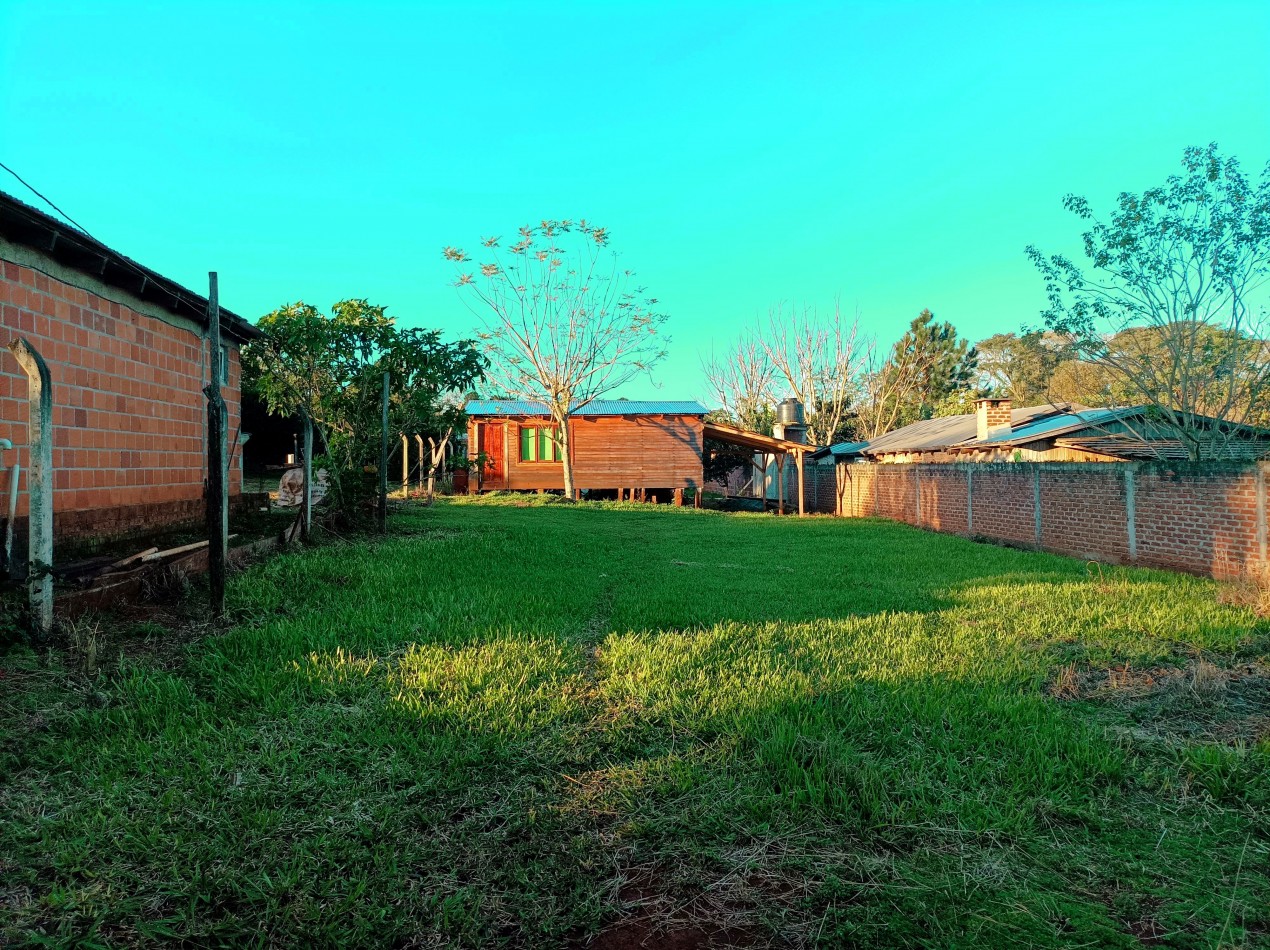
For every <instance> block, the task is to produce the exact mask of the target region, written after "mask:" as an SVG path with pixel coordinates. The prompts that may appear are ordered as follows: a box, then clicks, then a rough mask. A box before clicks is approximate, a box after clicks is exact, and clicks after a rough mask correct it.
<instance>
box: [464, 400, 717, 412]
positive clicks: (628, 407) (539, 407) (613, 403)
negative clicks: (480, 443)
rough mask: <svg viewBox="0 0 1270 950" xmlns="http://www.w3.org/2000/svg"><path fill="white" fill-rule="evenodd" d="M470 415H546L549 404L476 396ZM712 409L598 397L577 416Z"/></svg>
mask: <svg viewBox="0 0 1270 950" xmlns="http://www.w3.org/2000/svg"><path fill="white" fill-rule="evenodd" d="M465 409H466V411H467V414H468V415H469V416H545V415H547V414H548V413H547V405H546V403H543V402H538V401H536V400H532V399H473V400H471V401H469V402H468V404H467V406H466V407H465ZM708 411H709V410H708V409H706V407H705V406H703V405H701V403H699V402H697V401H696V400H679V401H677V400H666V399H596V400H594V401H592V402H589V403H587V404H586V405H585V406H583V407H582V408H581V409H575V410H574V411H573V412H572V413H570V415H575V416H704V415H705V414H706V413H707V412H708Z"/></svg>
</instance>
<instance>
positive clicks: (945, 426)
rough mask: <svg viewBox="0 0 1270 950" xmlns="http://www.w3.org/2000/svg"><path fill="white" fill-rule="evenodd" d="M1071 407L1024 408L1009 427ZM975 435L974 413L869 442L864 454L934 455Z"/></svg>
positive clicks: (920, 424)
mask: <svg viewBox="0 0 1270 950" xmlns="http://www.w3.org/2000/svg"><path fill="white" fill-rule="evenodd" d="M1070 408H1071V407H1070V406H1068V405H1062V406H1026V407H1022V408H1019V409H1014V410H1012V411H1011V412H1010V425H1011V427H1012V428H1013V429H1014V430H1015V431H1017V430H1018V429H1019V428H1020V427H1023V426H1025V425H1027V424H1029V423H1031V422H1033V421H1036V420H1038V419H1043V418H1047V417H1049V416H1053V415H1056V414H1059V413H1064V412H1066V411H1067V410H1068V409H1070ZM978 434H979V415H978V413H975V412H969V413H965V414H963V415H959V416H943V417H940V418H936V419H923V420H922V421H921V422H914V423H913V424H912V425H907V426H904V427H903V428H902V429H896V430H894V431H893V432H887V433H885V434H883V435H880V436H878V437H877V438H876V439H870V440H869V443H868V447H867V449H865V452H866V453H867V454H869V455H877V454H880V453H885V452H937V451H939V450H940V449H946V448H949V447H950V446H953V445H959V444H960V443H962V442H972V441H974V440H975V437H976V436H978Z"/></svg>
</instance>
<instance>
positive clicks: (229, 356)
mask: <svg viewBox="0 0 1270 950" xmlns="http://www.w3.org/2000/svg"><path fill="white" fill-rule="evenodd" d="M221 331H222V347H221V352H220V353H219V354H212V353H210V352H209V349H210V342H209V340H208V327H207V299H206V298H205V297H202V296H199V295H198V294H195V293H193V292H192V291H190V290H187V289H186V288H185V287H182V286H181V285H179V284H177V283H175V282H174V281H172V280H170V279H168V278H166V277H164V276H162V275H161V274H158V273H156V272H154V271H152V270H150V269H149V268H147V267H144V266H142V265H140V264H137V263H136V262H134V261H132V260H131V259H129V258H127V257H125V256H123V255H122V254H120V253H118V252H117V251H113V250H111V249H110V248H108V247H106V246H105V245H103V244H101V243H100V242H98V241H96V240H94V239H92V238H90V237H88V236H87V235H86V234H84V233H83V232H81V231H79V230H77V229H75V228H73V227H71V226H70V225H67V224H65V223H63V222H61V221H59V220H57V219H56V218H52V217H50V216H49V215H46V214H44V213H42V212H41V211H38V210H37V209H35V208H32V207H30V206H28V205H26V204H24V203H22V202H20V201H18V200H17V199H15V198H12V197H11V196H9V195H5V194H3V193H0V344H4V345H7V344H8V343H9V342H10V341H12V340H14V339H15V338H18V337H21V338H24V339H26V340H27V341H28V342H29V343H30V344H31V346H33V347H34V348H35V349H36V350H37V351H38V352H39V353H40V355H42V356H43V357H44V360H45V362H46V363H47V364H48V368H49V373H50V376H51V377H52V386H53V402H54V408H53V429H54V432H53V467H54V476H53V492H54V494H53V510H54V518H53V530H54V536H55V537H56V538H59V539H71V538H79V539H88V538H92V539H98V538H103V537H110V536H120V535H127V534H142V533H145V532H147V531H150V530H154V529H158V528H162V527H166V526H170V525H175V524H179V523H183V522H193V521H196V520H197V519H199V518H201V517H202V515H203V511H204V478H205V472H206V457H207V451H206V429H207V421H206V415H207V413H206V400H205V397H204V396H203V392H202V389H203V386H204V385H205V384H206V381H207V380H208V379H210V372H211V364H210V362H209V361H210V359H212V358H213V357H214V356H216V357H219V359H221V360H222V365H223V367H224V369H225V374H224V378H225V379H226V381H227V383H226V385H225V387H224V397H225V402H226V405H227V407H228V410H229V430H228V431H229V433H230V440H229V441H230V451H231V453H232V456H231V460H230V473H231V474H230V491H231V494H233V495H239V494H241V491H242V479H241V475H240V466H239V457H240V453H241V448H240V447H239V445H238V442H239V440H238V438H236V435H237V434H238V432H239V360H238V350H239V346H240V344H242V343H244V342H246V341H247V340H249V339H251V338H253V337H255V336H257V335H258V334H259V331H258V330H256V329H255V328H254V327H253V326H252V325H251V324H249V323H248V322H247V321H246V320H244V319H242V318H241V317H238V316H236V315H234V314H232V313H229V312H227V311H225V310H223V309H222V310H221ZM27 418H28V400H27V377H26V375H25V373H23V371H22V370H21V368H20V367H19V366H18V364H17V361H16V360H15V359H14V358H13V356H12V355H11V354H10V353H9V352H8V351H7V350H4V349H0V438H7V439H9V440H11V441H12V442H13V445H14V449H13V450H11V451H6V452H4V456H5V457H4V458H3V463H4V464H5V466H7V468H8V470H7V471H5V472H0V486H3V489H2V491H3V494H4V495H6V496H7V493H8V483H7V480H8V478H9V477H11V471H12V464H13V463H14V462H17V463H19V464H21V466H22V469H23V477H22V480H21V482H22V483H21V484H20V486H19V487H20V489H21V490H22V496H21V497H20V499H19V508H18V519H17V520H18V523H19V526H21V523H22V521H23V520H24V515H25V512H26V510H27V504H26V497H25V489H26V485H25V471H26V469H27V467H28V464H29V460H28V458H27V454H28V453H27V446H28V442H29V438H28V434H27ZM5 514H6V513H0V518H2V517H4V515H5Z"/></svg>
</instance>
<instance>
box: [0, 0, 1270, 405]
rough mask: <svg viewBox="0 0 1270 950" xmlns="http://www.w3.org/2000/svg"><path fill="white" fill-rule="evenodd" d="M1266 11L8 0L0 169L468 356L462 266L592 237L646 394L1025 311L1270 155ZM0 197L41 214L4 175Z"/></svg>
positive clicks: (282, 294)
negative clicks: (477, 254)
mask: <svg viewBox="0 0 1270 950" xmlns="http://www.w3.org/2000/svg"><path fill="white" fill-rule="evenodd" d="M1267 49H1270V2H1266V0H1249V2H1220V0H1209V2H1192V3H1169V2H1164V0H1154V2H1148V3H1122V2H1109V3H1063V2H1047V3H1043V4H1042V3H1018V2H1009V3H998V4H992V3H979V4H975V3H968V2H948V3H916V2H911V3H904V2H881V3H832V4H817V3H796V2H786V3H781V4H771V5H754V4H749V3H744V2H731V3H695V4H685V3H652V2H648V3H638V4H636V3H617V2H612V0H593V2H591V3H585V4H572V3H567V2H554V3H550V4H539V3H501V2H489V0H485V2H480V3H462V2H449V3H445V4H440V3H437V4H431V3H395V4H387V3H372V2H361V3H342V4H337V3H311V4H304V5H300V4H296V5H289V4H272V3H261V2H255V3H250V4H242V5H238V4H230V3H223V4H206V5H201V4H195V3H188V2H182V3H176V2H172V3H161V2H154V3H147V4H142V3H129V2H124V0H93V2H88V3H65V2H59V0H0V161H3V162H5V163H6V164H8V165H11V166H12V167H14V168H15V169H16V170H17V171H19V172H20V173H21V174H22V175H23V176H24V177H26V178H28V180H30V181H31V182H32V183H33V184H34V185H35V186H36V187H37V188H39V189H41V190H42V191H44V192H45V193H46V194H48V195H49V197H51V198H52V199H53V200H54V201H55V202H57V203H58V204H59V205H61V207H62V208H64V209H65V210H66V211H67V212H68V213H69V214H70V215H71V216H72V217H74V218H75V219H76V220H78V221H79V222H80V223H81V224H82V225H84V226H85V227H86V228H87V229H88V230H89V231H90V232H91V233H92V234H93V235H94V236H96V237H98V238H99V239H101V240H103V241H105V242H106V243H107V244H109V245H111V246H112V247H115V248H116V249H118V250H120V251H122V252H124V253H126V254H128V255H130V256H132V257H135V258H136V259H138V260H140V261H141V262H143V263H145V264H147V265H148V266H150V267H153V268H154V269H156V270H158V271H160V272H161V273H163V274H165V275H166V276H169V277H171V278H173V279H176V280H178V281H181V282H182V283H185V284H187V285H188V286H190V287H192V288H194V289H197V290H203V289H204V288H205V286H206V272H207V271H208V270H212V269H215V270H217V271H219V272H220V282H221V299H222V301H223V303H224V304H225V305H226V306H227V307H229V308H230V309H232V310H234V311H236V312H237V313H240V314H242V315H243V316H247V317H250V318H255V317H257V316H259V315H260V314H262V313H265V312H267V311H269V310H271V309H273V308H274V307H276V306H278V305H280V304H282V303H284V302H288V301H294V300H298V299H303V300H306V301H309V302H311V303H315V304H318V305H321V306H323V307H325V306H327V305H329V304H331V303H333V302H334V301H335V300H337V299H340V298H342V297H368V298H370V299H371V300H372V301H373V302H376V303H384V304H387V305H389V307H390V312H391V313H394V314H396V315H397V316H398V317H399V318H400V319H401V320H402V321H403V322H405V323H408V324H418V325H425V326H434V327H441V328H443V329H445V330H446V331H448V332H450V333H453V334H456V335H458V334H467V333H469V332H470V331H471V329H472V328H473V325H474V320H473V317H472V316H471V314H470V313H469V312H468V310H467V309H466V307H465V306H464V305H463V304H462V303H461V302H460V300H459V299H458V297H457V296H456V292H455V290H454V289H453V287H452V286H451V281H452V280H453V270H452V269H451V267H450V265H448V264H447V263H446V262H445V261H443V260H442V257H441V249H442V247H443V246H445V245H447V244H457V245H460V246H466V247H469V248H470V247H474V246H475V245H476V244H477V243H478V238H479V237H480V236H481V235H486V234H508V233H511V232H513V231H514V229H515V228H516V227H517V226H518V225H520V224H522V223H529V222H534V221H538V220H540V219H542V218H545V217H556V218H563V217H573V218H577V217H586V218H588V219H590V220H592V221H594V222H596V223H597V224H600V225H603V226H605V227H607V228H609V229H610V231H611V232H612V235H613V246H614V248H615V249H617V250H619V251H620V252H621V254H622V257H623V261H624V263H625V265H626V266H628V267H630V268H632V269H634V270H636V271H637V272H638V273H639V274H640V276H641V278H642V279H643V281H644V283H645V284H646V285H647V286H648V288H649V290H650V292H652V293H654V294H655V295H656V296H658V297H659V298H660V300H661V302H662V306H663V307H664V309H665V310H666V311H667V312H668V313H669V314H670V316H671V320H670V324H669V328H668V330H669V333H670V335H671V338H672V343H671V355H670V357H669V358H668V359H667V361H666V362H665V363H664V364H662V366H661V367H660V368H659V369H658V371H657V373H656V383H657V385H656V387H654V386H653V385H650V384H648V383H642V382H641V383H635V384H631V385H630V386H628V387H627V388H626V389H625V391H624V394H625V395H629V396H632V397H639V396H649V395H658V396H660V397H661V398H691V397H703V396H704V395H705V387H704V385H703V383H702V380H701V374H700V354H701V353H702V352H703V351H706V350H708V349H709V348H710V347H711V345H712V344H714V345H717V346H726V344H727V342H728V340H729V339H730V338H732V337H733V336H734V335H735V333H736V331H737V329H738V328H739V327H740V326H741V325H743V324H744V323H746V322H747V321H752V320H754V319H755V318H757V317H759V316H760V315H763V314H766V312H767V310H768V308H769V307H770V306H772V305H773V304H775V303H777V302H779V301H782V300H784V301H795V302H800V303H801V302H806V303H808V304H812V305H817V306H820V307H831V306H833V302H834V300H835V299H840V300H841V302H842V305H843V306H844V307H847V308H849V309H855V308H857V307H858V308H859V310H860V313H861V316H862V320H863V323H864V325H865V327H866V328H867V329H868V330H869V331H870V332H871V333H873V334H875V335H876V336H877V338H878V339H879V341H880V342H881V344H883V345H889V344H890V343H891V342H892V341H893V340H894V339H896V338H897V337H898V336H899V335H900V333H901V332H903V329H904V327H905V325H906V324H907V323H908V321H909V320H911V319H912V317H914V316H915V315H916V314H917V313H918V312H919V311H920V310H921V309H922V308H923V307H930V308H931V309H932V310H934V311H935V314H936V316H937V317H939V318H940V319H946V320H950V321H952V322H953V323H954V324H955V325H956V326H957V327H958V328H959V329H960V330H961V331H962V332H963V333H964V334H966V335H967V336H970V337H971V338H973V339H978V338H980V337H983V336H987V335H988V334H991V333H993V332H997V331H1003V330H1014V329H1018V327H1019V326H1020V325H1021V324H1031V323H1035V322H1036V321H1037V319H1038V311H1039V309H1040V307H1041V305H1042V303H1043V294H1042V285H1041V281H1040V278H1039V277H1038V276H1037V275H1036V274H1035V272H1034V271H1033V270H1032V269H1031V266H1030V265H1029V263H1028V262H1027V260H1026V259H1025V257H1024V254H1023V249H1024V246H1025V245H1027V244H1028V243H1037V244H1040V245H1041V246H1042V247H1046V248H1053V249H1056V250H1057V249H1071V248H1073V247H1074V246H1075V245H1074V243H1073V242H1074V240H1075V238H1076V237H1077V235H1078V226H1077V222H1076V221H1075V219H1074V218H1072V217H1071V216H1069V215H1068V214H1067V213H1066V212H1064V211H1063V210H1062V209H1061V206H1060V202H1061V200H1062V197H1063V195H1064V194H1066V193H1068V192H1075V193H1078V194H1084V195H1086V196H1088V197H1089V198H1090V199H1091V200H1092V201H1093V202H1094V203H1095V206H1096V207H1104V208H1105V207H1107V206H1108V205H1109V204H1110V202H1111V201H1112V200H1114V198H1115V196H1116V194H1117V193H1118V192H1119V191H1121V190H1125V189H1129V190H1134V191H1137V190H1141V189H1142V188H1144V187H1149V186H1151V185H1154V184H1157V183H1159V182H1161V181H1162V180H1163V178H1164V177H1165V176H1166V175H1168V174H1170V173H1172V172H1173V171H1175V170H1176V169H1177V168H1178V160H1179V158H1180V156H1181V152H1182V149H1183V148H1184V147H1185V146H1186V145H1190V144H1206V143H1207V142H1209V141H1214V140H1215V141H1217V142H1219V143H1220V145H1221V147H1222V149H1223V150H1224V151H1226V152H1228V153H1233V154H1235V155H1237V156H1239V157H1240V158H1241V159H1242V160H1243V163H1244V165H1245V167H1246V168H1247V169H1249V170H1253V169H1256V168H1259V167H1260V166H1262V165H1263V164H1264V163H1265V162H1266V160H1267V159H1270V56H1267ZM0 189H3V190H5V191H9V192H10V193H12V194H16V195H18V196H19V197H21V198H23V199H24V200H29V201H32V203H37V202H35V201H34V199H33V198H32V196H31V195H30V194H29V193H25V192H24V190H23V189H22V188H21V186H20V185H18V184H17V182H15V181H13V180H12V179H11V178H9V177H8V176H7V175H6V174H5V173H3V172H0Z"/></svg>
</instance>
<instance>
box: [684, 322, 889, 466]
mask: <svg viewBox="0 0 1270 950" xmlns="http://www.w3.org/2000/svg"><path fill="white" fill-rule="evenodd" d="M868 351H869V344H868V343H867V342H866V341H864V340H862V338H861V335H860V330H859V315H858V314H857V315H855V316H854V317H852V318H851V319H850V320H847V319H846V318H845V317H843V315H842V310H841V308H839V307H838V306H837V304H835V305H834V309H833V313H832V314H828V315H826V314H822V313H821V312H819V311H817V310H816V308H815V307H810V306H805V305H804V306H803V307H802V309H801V310H799V309H797V308H789V309H788V310H787V309H786V306H785V305H784V304H778V305H777V306H775V307H773V308H772V309H771V310H770V311H769V312H768V320H767V323H766V324H765V325H763V326H759V327H754V328H751V329H747V330H745V331H743V332H742V334H741V336H740V337H739V338H738V339H737V341H736V344H735V345H734V346H733V347H732V349H730V350H729V351H728V352H727V354H726V355H724V356H723V357H716V356H714V355H713V354H711V356H710V358H709V359H708V360H706V359H703V360H702V363H701V367H702V370H703V371H704V372H705V374H706V381H707V382H708V383H709V385H710V389H711V392H712V395H713V396H714V398H715V399H716V400H717V401H718V402H720V403H721V404H722V405H723V407H724V409H726V410H727V411H728V412H729V414H731V415H732V417H733V418H734V419H735V420H736V421H737V423H738V424H739V425H741V426H744V427H745V428H747V429H755V430H758V431H763V430H765V429H767V428H768V427H769V426H770V425H771V422H772V419H773V417H774V407H775V403H776V400H777V398H778V390H779V389H786V390H787V391H788V392H789V393H790V394H791V395H793V396H795V397H797V399H798V400H799V401H800V402H801V403H802V404H803V410H804V413H805V415H806V420H807V439H808V441H809V442H811V443H812V444H814V445H828V444H829V443H830V442H831V441H832V440H833V438H834V436H835V434H836V433H837V432H838V431H839V430H840V429H841V428H842V426H843V424H844V423H845V421H846V420H847V418H848V416H849V415H850V413H851V411H852V408H853V406H854V404H855V401H856V399H857V398H858V396H859V395H860V392H861V372H862V370H863V368H864V366H865V364H866V363H867V361H868ZM782 384H783V385H782Z"/></svg>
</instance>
